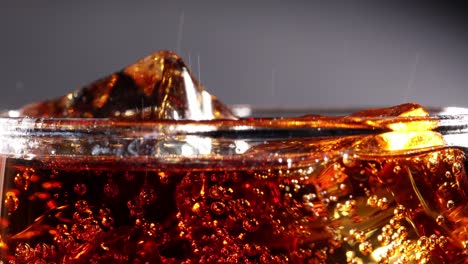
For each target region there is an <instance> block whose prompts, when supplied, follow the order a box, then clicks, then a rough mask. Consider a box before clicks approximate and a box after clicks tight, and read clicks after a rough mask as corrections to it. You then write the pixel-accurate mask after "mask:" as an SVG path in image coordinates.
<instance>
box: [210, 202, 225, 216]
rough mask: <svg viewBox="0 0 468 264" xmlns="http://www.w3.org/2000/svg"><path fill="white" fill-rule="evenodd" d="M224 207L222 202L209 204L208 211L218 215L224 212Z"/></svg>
mask: <svg viewBox="0 0 468 264" xmlns="http://www.w3.org/2000/svg"><path fill="white" fill-rule="evenodd" d="M225 208H226V205H224V203H222V202H214V203H212V204H211V206H210V209H211V211H212V212H213V213H214V214H217V215H220V214H223V213H224V211H225Z"/></svg>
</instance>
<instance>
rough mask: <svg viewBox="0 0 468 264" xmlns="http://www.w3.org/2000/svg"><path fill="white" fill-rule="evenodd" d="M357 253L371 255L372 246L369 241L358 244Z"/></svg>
mask: <svg viewBox="0 0 468 264" xmlns="http://www.w3.org/2000/svg"><path fill="white" fill-rule="evenodd" d="M359 251H360V252H361V253H362V254H363V255H364V256H367V255H369V254H370V253H372V244H371V243H370V242H369V241H364V242H362V243H360V244H359Z"/></svg>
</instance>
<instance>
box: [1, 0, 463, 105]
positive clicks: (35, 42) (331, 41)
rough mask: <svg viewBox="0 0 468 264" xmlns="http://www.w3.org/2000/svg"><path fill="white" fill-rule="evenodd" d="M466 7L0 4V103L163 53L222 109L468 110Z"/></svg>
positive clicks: (61, 88)
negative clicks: (176, 57) (173, 55)
mask: <svg viewBox="0 0 468 264" xmlns="http://www.w3.org/2000/svg"><path fill="white" fill-rule="evenodd" d="M462 2H463V1H460V2H454V1H440V2H439V3H438V4H435V3H431V2H428V1H356V0H355V1H348V0H347V1H345V0H343V1H332V0H326V1H286V0H284V1H279V0H270V1H170V0H166V1H122V0H121V1H119V0H117V1H116V0H114V1H63V0H61V1H45V0H34V1H22V0H17V1H6V0H0V82H1V83H0V85H1V86H0V87H1V96H0V108H14V107H18V106H20V105H21V104H24V103H26V102H30V101H34V100H41V99H45V98H50V97H56V96H59V95H61V94H64V93H66V92H67V91H70V90H74V89H76V88H79V87H80V86H82V85H84V84H86V83H88V82H90V81H92V80H94V79H96V78H98V77H102V76H103V75H106V74H107V73H110V72H112V71H115V70H118V69H120V68H122V67H123V66H125V65H127V64H130V63H132V62H133V61H135V60H136V59H138V58H141V57H143V56H145V55H147V54H149V53H151V52H153V51H155V50H158V49H170V50H174V51H176V52H178V53H179V54H180V55H181V56H182V57H183V58H184V59H185V60H186V61H187V62H188V61H189V59H190V64H191V66H192V70H193V72H194V73H195V75H199V76H200V78H201V82H202V83H203V84H204V85H205V86H206V87H207V89H209V90H210V91H211V92H212V93H213V94H215V95H217V96H218V97H220V98H221V100H222V101H224V102H226V103H228V104H238V103H247V104H253V105H257V106H260V107H296V108H297V107H309V108H327V107H355V106H383V105H393V104H399V103H402V102H407V101H416V102H419V103H421V104H424V105H429V106H448V105H450V106H467V107H468V103H467V102H468V100H467V99H468V19H467V16H466V14H467V13H466V7H465V6H464V5H462V4H460V3H462ZM198 62H199V63H198Z"/></svg>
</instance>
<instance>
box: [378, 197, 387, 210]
mask: <svg viewBox="0 0 468 264" xmlns="http://www.w3.org/2000/svg"><path fill="white" fill-rule="evenodd" d="M377 206H378V207H379V208H380V210H385V209H387V208H388V199H387V198H386V197H383V198H381V199H379V200H378V201H377Z"/></svg>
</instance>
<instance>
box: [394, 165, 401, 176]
mask: <svg viewBox="0 0 468 264" xmlns="http://www.w3.org/2000/svg"><path fill="white" fill-rule="evenodd" d="M400 172H401V167H400V166H399V165H396V166H395V167H393V173H395V174H399V173H400Z"/></svg>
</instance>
